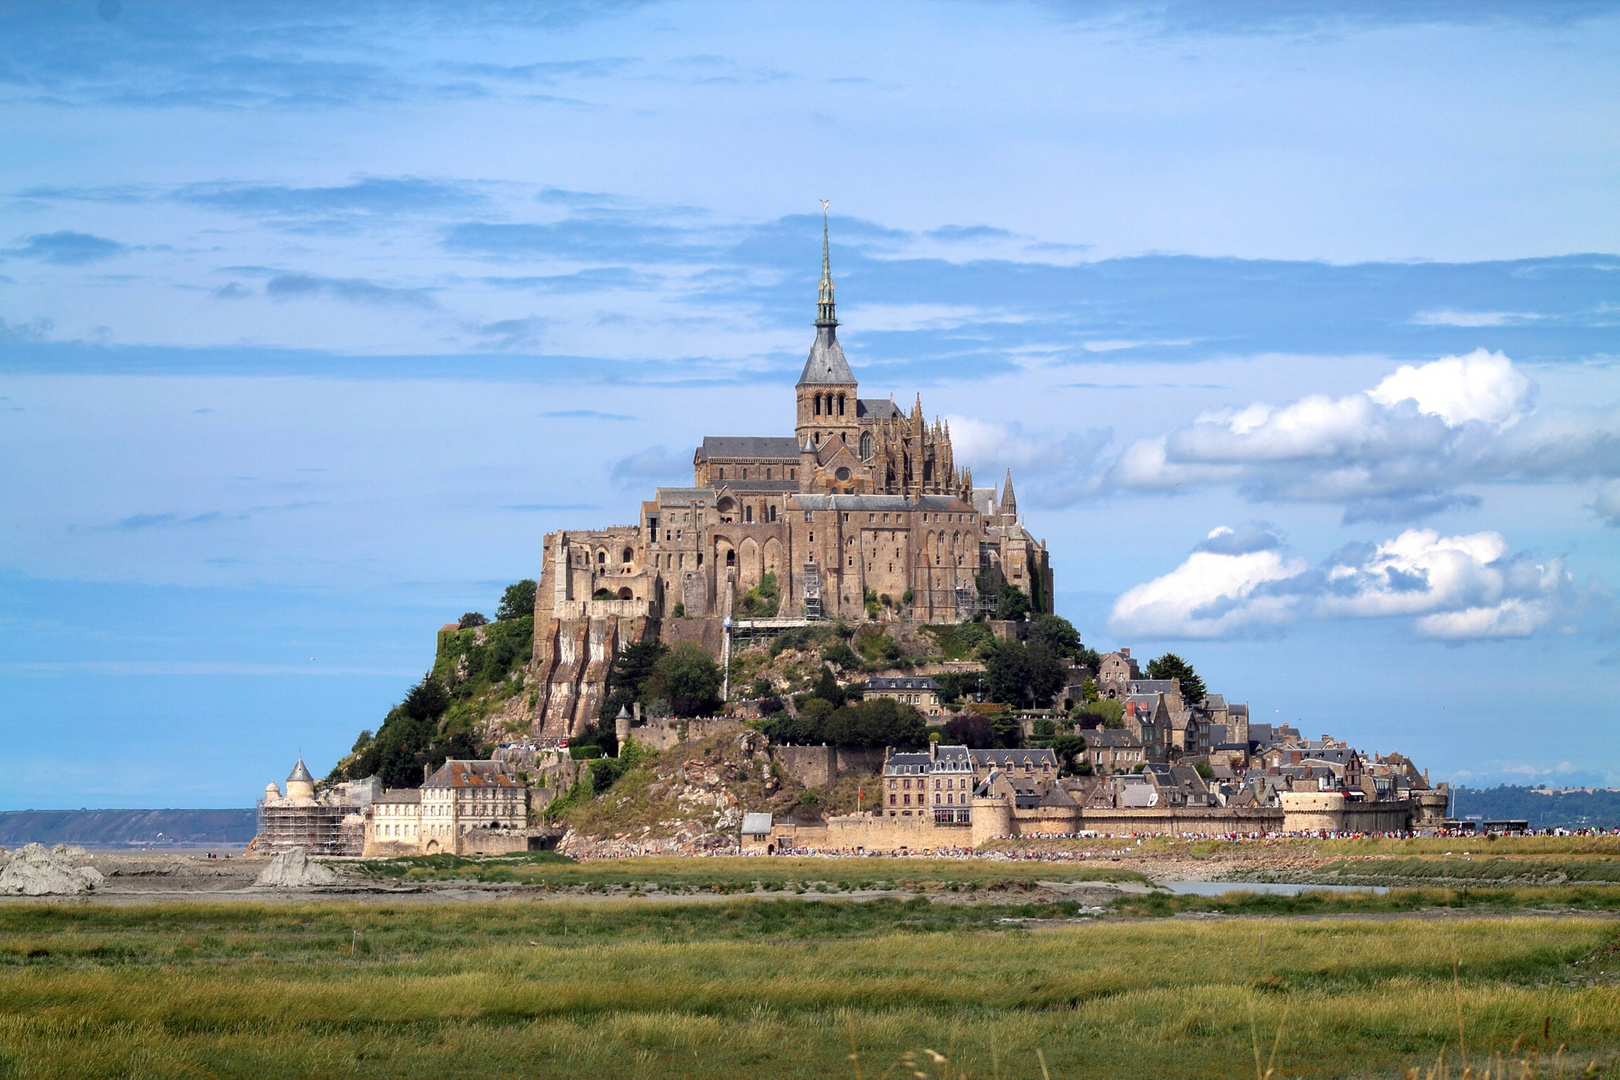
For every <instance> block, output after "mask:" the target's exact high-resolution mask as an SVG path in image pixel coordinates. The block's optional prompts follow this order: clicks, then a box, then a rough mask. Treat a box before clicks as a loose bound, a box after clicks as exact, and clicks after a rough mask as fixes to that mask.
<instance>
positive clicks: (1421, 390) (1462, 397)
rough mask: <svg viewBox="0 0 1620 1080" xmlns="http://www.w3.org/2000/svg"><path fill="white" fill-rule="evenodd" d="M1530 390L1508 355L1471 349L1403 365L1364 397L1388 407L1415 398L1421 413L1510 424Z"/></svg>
mask: <svg viewBox="0 0 1620 1080" xmlns="http://www.w3.org/2000/svg"><path fill="white" fill-rule="evenodd" d="M1529 393H1530V380H1529V379H1527V378H1525V377H1524V376H1523V375H1522V374H1521V373H1520V372H1519V371H1518V370H1517V369H1515V368H1514V366H1513V362H1512V361H1511V360H1509V359H1508V358H1507V357H1506V356H1504V355H1503V354H1502V353H1499V352H1486V351H1485V350H1484V349H1475V350H1474V351H1473V352H1471V353H1469V354H1468V355H1467V356H1447V357H1445V358H1444V359H1441V360H1436V361H1434V363H1432V364H1424V365H1423V366H1422V367H1413V366H1412V365H1411V364H1402V365H1401V367H1400V368H1399V369H1397V370H1396V372H1395V374H1393V375H1390V376H1387V377H1386V378H1385V379H1384V381H1383V382H1381V383H1379V384H1378V385H1377V386H1375V387H1373V388H1372V390H1370V391H1368V393H1367V396H1368V397H1370V398H1372V399H1373V400H1374V401H1376V402H1378V403H1379V404H1380V405H1386V406H1389V405H1396V404H1398V403H1400V402H1402V401H1410V402H1413V403H1414V404H1416V405H1417V407H1418V411H1419V412H1421V413H1425V414H1427V415H1429V416H1438V417H1440V419H1442V420H1444V421H1445V422H1446V423H1447V424H1449V425H1451V426H1453V427H1455V426H1456V425H1458V424H1465V423H1467V422H1468V421H1470V420H1481V421H1484V422H1485V423H1487V424H1499V425H1500V424H1507V423H1511V422H1512V421H1514V420H1517V419H1518V418H1519V413H1520V410H1521V409H1522V408H1523V407H1524V405H1525V403H1526V400H1527V398H1528V396H1529Z"/></svg>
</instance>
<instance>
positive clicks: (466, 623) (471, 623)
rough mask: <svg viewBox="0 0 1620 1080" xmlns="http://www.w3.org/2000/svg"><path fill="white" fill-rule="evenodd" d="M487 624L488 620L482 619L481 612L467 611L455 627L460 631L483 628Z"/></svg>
mask: <svg viewBox="0 0 1620 1080" xmlns="http://www.w3.org/2000/svg"><path fill="white" fill-rule="evenodd" d="M488 623H489V620H488V619H486V618H484V614H483V612H481V611H469V612H467V613H466V614H465V615H463V616H462V617H461V621H460V622H458V623H457V624H456V626H457V627H458V628H460V629H462V630H471V629H472V628H473V627H475V626H485V625H487V624H488Z"/></svg>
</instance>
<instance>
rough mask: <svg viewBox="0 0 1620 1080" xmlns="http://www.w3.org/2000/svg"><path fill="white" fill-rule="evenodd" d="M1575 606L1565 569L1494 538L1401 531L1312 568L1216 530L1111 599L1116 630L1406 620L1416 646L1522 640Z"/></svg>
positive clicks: (1211, 631)
mask: <svg viewBox="0 0 1620 1080" xmlns="http://www.w3.org/2000/svg"><path fill="white" fill-rule="evenodd" d="M1576 606H1577V604H1576V597H1575V590H1574V586H1573V582H1572V580H1571V578H1570V575H1569V574H1568V573H1567V572H1566V571H1565V570H1564V566H1563V562H1562V560H1558V559H1555V560H1551V561H1549V562H1547V563H1537V562H1535V561H1534V560H1533V559H1531V558H1530V557H1528V556H1525V555H1511V554H1510V553H1509V552H1508V547H1507V542H1506V541H1505V540H1504V539H1503V538H1502V536H1501V535H1500V534H1499V533H1494V532H1480V533H1473V534H1470V535H1466V536H1441V535H1439V534H1438V533H1436V532H1433V531H1430V530H1422V529H1408V530H1406V531H1405V532H1403V533H1401V534H1400V535H1399V536H1396V537H1394V538H1393V539H1390V540H1386V541H1383V542H1382V543H1379V544H1376V545H1373V544H1361V545H1352V546H1350V547H1347V548H1345V549H1344V550H1342V551H1340V552H1339V553H1338V554H1337V555H1335V556H1333V557H1332V558H1330V559H1328V560H1327V561H1326V562H1325V563H1323V564H1322V565H1321V566H1319V567H1315V568H1310V567H1308V565H1307V564H1306V563H1305V561H1304V560H1302V559H1298V558H1294V557H1290V556H1289V555H1287V554H1286V553H1285V552H1283V551H1282V550H1281V541H1280V540H1279V539H1278V538H1277V536H1276V534H1275V533H1274V532H1272V531H1271V530H1269V529H1267V528H1265V527H1261V526H1248V527H1245V529H1244V530H1242V531H1235V530H1232V529H1229V528H1226V527H1224V526H1223V527H1221V528H1218V529H1215V530H1213V531H1212V532H1211V533H1210V534H1209V537H1208V538H1207V539H1206V540H1205V541H1204V543H1202V544H1200V545H1199V547H1198V549H1197V550H1195V551H1194V552H1193V553H1192V554H1191V555H1189V556H1188V557H1187V560H1186V561H1185V562H1183V563H1182V564H1181V565H1180V566H1178V567H1176V568H1175V569H1174V570H1172V571H1170V573H1168V574H1165V575H1164V576H1162V577H1159V578H1155V579H1154V580H1152V581H1149V582H1146V583H1144V584H1142V585H1138V586H1136V587H1135V588H1133V589H1130V590H1128V591H1127V592H1125V593H1124V594H1122V595H1121V596H1120V597H1119V599H1118V600H1116V601H1115V602H1114V609H1113V613H1112V615H1111V616H1110V620H1109V621H1110V626H1111V627H1112V628H1113V629H1114V630H1115V631H1116V632H1118V633H1123V634H1147V635H1151V636H1155V637H1191V638H1208V637H1222V636H1226V635H1229V634H1233V633H1236V632H1240V631H1246V630H1253V629H1256V628H1263V627H1274V626H1279V625H1282V624H1285V623H1289V622H1292V621H1295V620H1297V619H1347V618H1392V617H1407V618H1411V619H1412V620H1413V621H1412V624H1411V625H1412V629H1413V630H1414V631H1415V632H1416V633H1417V634H1419V635H1420V636H1422V637H1428V638H1436V639H1441V640H1449V641H1464V640H1471V639H1477V638H1503V637H1527V636H1529V635H1531V634H1533V633H1535V632H1537V631H1538V630H1541V629H1543V628H1545V627H1547V626H1548V625H1549V624H1551V623H1553V622H1554V621H1555V620H1557V619H1558V618H1559V616H1561V615H1566V614H1569V613H1572V612H1573V611H1574V609H1575V607H1576Z"/></svg>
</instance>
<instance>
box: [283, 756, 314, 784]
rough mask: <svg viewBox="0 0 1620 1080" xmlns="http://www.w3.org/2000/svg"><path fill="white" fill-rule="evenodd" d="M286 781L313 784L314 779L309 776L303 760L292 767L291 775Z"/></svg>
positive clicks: (299, 760)
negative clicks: (302, 781)
mask: <svg viewBox="0 0 1620 1080" xmlns="http://www.w3.org/2000/svg"><path fill="white" fill-rule="evenodd" d="M287 780H288V782H289V783H291V782H292V781H295V780H304V781H307V782H309V783H314V782H315V778H314V777H313V776H311V775H309V769H308V768H307V767H305V765H304V759H303V758H299V759H298V764H297V765H294V766H293V771H292V775H291V776H289V777H287Z"/></svg>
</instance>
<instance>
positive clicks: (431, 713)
mask: <svg viewBox="0 0 1620 1080" xmlns="http://www.w3.org/2000/svg"><path fill="white" fill-rule="evenodd" d="M399 707H400V708H401V709H403V710H404V712H405V715H407V716H409V717H410V718H411V719H413V720H437V719H438V718H439V717H441V716H443V715H444V710H446V709H448V708H449V707H450V692H449V691H448V690H446V689H445V688H444V683H442V682H440V681H439V680H438V679H435V678H434V677H433V676H432V675H431V674H428V675H424V676H422V681H421V682H419V683H417V684H416V685H415V686H413V687H411V688H410V690H409V691H408V692H407V693H406V695H405V700H404V701H402V702H400V706H399Z"/></svg>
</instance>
